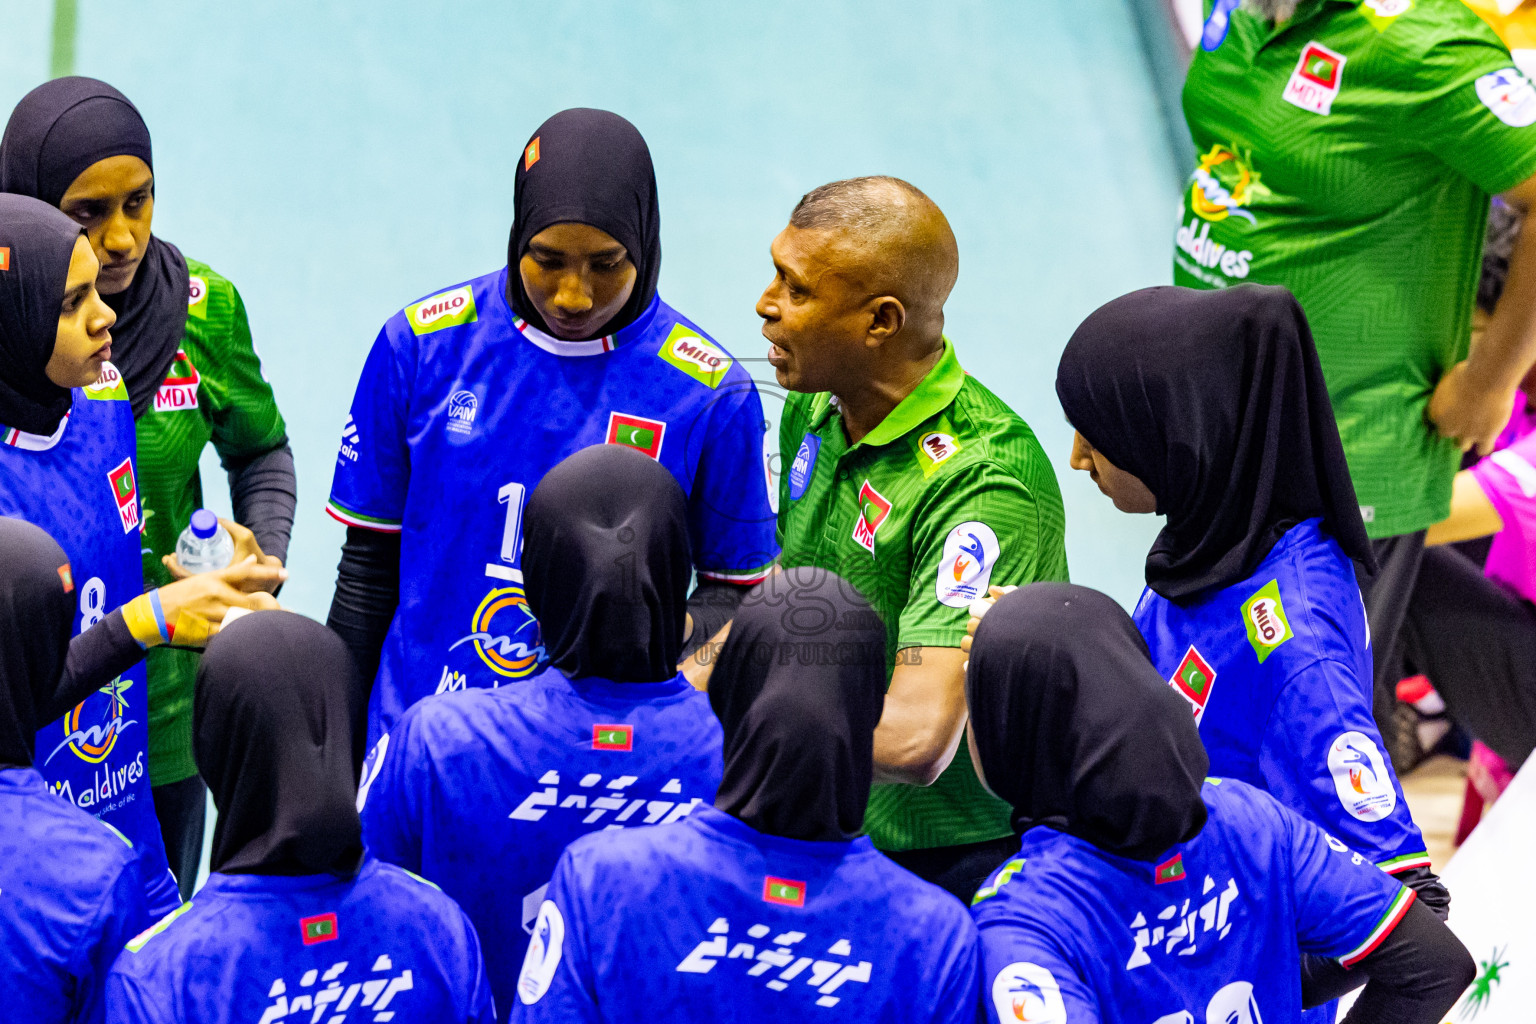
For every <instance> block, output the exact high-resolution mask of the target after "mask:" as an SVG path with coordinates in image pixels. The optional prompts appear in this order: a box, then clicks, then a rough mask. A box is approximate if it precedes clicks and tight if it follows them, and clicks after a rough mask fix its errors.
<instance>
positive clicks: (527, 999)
mask: <svg viewBox="0 0 1536 1024" xmlns="http://www.w3.org/2000/svg"><path fill="white" fill-rule="evenodd" d="M534 141H538V140H534ZM564 952H565V917H564V916H563V915H562V914H561V913H560V908H559V907H557V906H555V904H554V903H553V902H552V901H550V900H545V901H544V902H543V903H541V904H539V916H538V917H537V918H535V919H534V922H533V937H532V938H531V939H530V940H529V941H528V952H526V953H524V954H523V970H522V973H520V974H519V975H518V977H517V998H519V999H521V1000H522V1001H523V1002H524V1003H525V1004H527V1005H529V1006H531V1005H533V1004H534V1003H536V1002H538V1001H539V1000H540V999H543V998H544V993H546V992H548V991H549V985H550V982H552V981H554V980H555V971H556V969H558V968H559V966H560V957H561V956H562V955H563V954H564Z"/></svg>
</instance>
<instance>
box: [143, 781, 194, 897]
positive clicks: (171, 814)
mask: <svg viewBox="0 0 1536 1024" xmlns="http://www.w3.org/2000/svg"><path fill="white" fill-rule="evenodd" d="M207 792H208V788H207V787H206V786H204V785H203V780H202V779H200V778H198V777H197V776H196V775H194V776H192V777H191V778H190V779H182V780H181V781H180V782H172V783H169V784H167V785H164V786H155V787H153V788H152V789H151V790H150V794H151V796H153V797H154V801H155V817H157V818H159V819H160V838H161V839H163V840H164V841H165V856H166V859H167V860H169V861H170V862H171V874H173V875H175V876H176V888H177V890H178V891H180V893H181V898H182V900H183V901H186V900H189V899H191V898H192V887H193V886H195V885H196V884H197V869H198V866H199V865H200V864H201V863H202V860H203V818H204V815H205V812H206V810H207V802H206V801H207V798H206V797H205V795H204V794H206V793H207Z"/></svg>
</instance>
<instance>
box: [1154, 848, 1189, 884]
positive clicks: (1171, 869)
mask: <svg viewBox="0 0 1536 1024" xmlns="http://www.w3.org/2000/svg"><path fill="white" fill-rule="evenodd" d="M1183 878H1184V854H1183V853H1176V854H1174V855H1173V856H1172V857H1169V858H1168V859H1167V860H1165V861H1163V862H1162V863H1161V864H1159V865H1158V866H1157V867H1156V868H1155V869H1154V870H1153V874H1152V881H1153V883H1154V884H1157V885H1162V884H1163V883H1164V882H1178V881H1181V880H1182V879H1183Z"/></svg>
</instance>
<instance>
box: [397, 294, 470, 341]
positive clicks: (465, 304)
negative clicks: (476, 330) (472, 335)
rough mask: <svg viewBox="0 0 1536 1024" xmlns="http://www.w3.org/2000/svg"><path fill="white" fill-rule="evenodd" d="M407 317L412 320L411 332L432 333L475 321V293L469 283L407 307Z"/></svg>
mask: <svg viewBox="0 0 1536 1024" xmlns="http://www.w3.org/2000/svg"><path fill="white" fill-rule="evenodd" d="M405 318H406V319H407V320H409V321H410V324H411V333H413V334H416V335H422V334H431V333H432V332H433V331H440V330H442V329H443V328H445V327H457V326H459V325H460V324H470V323H474V322H475V321H476V320H477V319H479V318H478V317H477V316H476V314H475V293H474V291H473V289H471V288H470V286H469V285H467V284H466V285H464V286H463V287H461V288H455V289H453V290H452V291H448V292H443V293H442V294H441V295H434V296H432V297H431V298H429V299H422V300H421V301H420V302H418V303H416V304H415V305H414V306H406V307H405Z"/></svg>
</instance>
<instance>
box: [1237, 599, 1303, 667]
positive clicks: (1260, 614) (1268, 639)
mask: <svg viewBox="0 0 1536 1024" xmlns="http://www.w3.org/2000/svg"><path fill="white" fill-rule="evenodd" d="M1243 626H1244V627H1245V628H1246V629H1247V631H1248V643H1249V644H1250V645H1252V647H1253V653H1254V654H1255V655H1256V656H1257V657H1258V659H1259V664H1261V665H1262V664H1264V660H1265V659H1266V658H1268V657H1269V656H1270V655H1271V654H1272V653H1274V650H1275V648H1277V647H1279V646H1280V645H1281V644H1283V643H1285V642H1286V641H1287V640H1289V639H1290V638H1291V637H1293V636H1295V634H1294V633H1292V632H1291V623H1290V620H1289V619H1287V618H1286V617H1285V604H1284V602H1282V601H1281V600H1280V581H1279V580H1270V581H1269V582H1268V583H1266V584H1264V586H1263V587H1261V588H1260V589H1259V592H1258V593H1257V594H1254V595H1253V596H1252V597H1250V598H1249V599H1248V600H1246V601H1244V602H1243Z"/></svg>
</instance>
